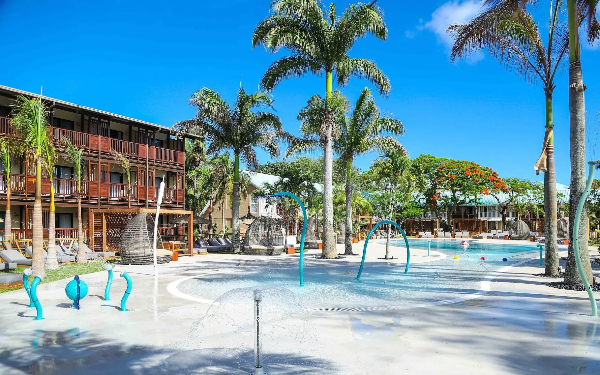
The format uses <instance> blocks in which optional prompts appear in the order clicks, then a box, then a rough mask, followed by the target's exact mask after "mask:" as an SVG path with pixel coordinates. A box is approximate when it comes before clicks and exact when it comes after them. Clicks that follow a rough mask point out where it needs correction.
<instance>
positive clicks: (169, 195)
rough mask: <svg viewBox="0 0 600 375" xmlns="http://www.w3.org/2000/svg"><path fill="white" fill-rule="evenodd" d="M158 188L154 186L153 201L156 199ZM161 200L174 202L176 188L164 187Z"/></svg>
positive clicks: (175, 200) (175, 199)
mask: <svg viewBox="0 0 600 375" xmlns="http://www.w3.org/2000/svg"><path fill="white" fill-rule="evenodd" d="M159 190H160V188H158V187H155V188H154V200H155V201H156V200H157V199H158V191H159ZM162 201H163V202H165V203H176V202H177V189H172V188H165V191H164V192H163V199H162Z"/></svg>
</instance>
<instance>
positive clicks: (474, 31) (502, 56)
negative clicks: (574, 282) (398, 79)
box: [448, 0, 569, 276]
mask: <svg viewBox="0 0 600 375" xmlns="http://www.w3.org/2000/svg"><path fill="white" fill-rule="evenodd" d="M562 4H563V0H556V1H555V2H554V3H550V20H549V27H548V38H547V44H544V42H543V40H542V37H541V35H540V30H539V28H538V25H537V24H536V22H535V21H534V19H533V16H532V15H531V14H530V13H528V12H527V10H526V9H525V8H524V7H523V8H516V9H515V8H514V6H512V5H511V4H510V2H502V1H499V2H498V3H497V4H495V5H492V6H491V7H489V8H487V9H486V10H484V11H483V12H482V13H480V14H479V15H478V16H477V17H475V18H474V19H473V20H471V21H470V22H469V23H468V24H464V25H452V26H450V28H449V29H448V30H449V32H451V33H452V34H453V36H454V38H455V42H454V46H453V47H452V54H451V59H452V61H455V60H456V59H461V58H465V57H466V56H468V55H469V54H471V53H472V52H474V51H477V50H481V49H485V50H486V51H487V52H488V53H489V54H490V55H491V56H492V57H494V58H495V59H497V60H498V61H499V62H500V63H501V64H502V65H504V66H506V68H507V69H509V70H516V71H517V72H518V73H519V74H521V75H522V76H523V77H524V78H525V79H526V80H527V81H529V82H536V81H538V80H539V81H541V82H542V85H543V89H544V94H545V99H546V121H545V135H544V144H543V148H542V156H541V157H540V159H539V160H538V162H537V163H536V165H535V169H536V174H539V172H544V195H545V197H544V198H545V199H544V211H545V217H546V220H545V221H544V222H545V233H544V235H545V237H546V275H549V276H558V242H557V240H558V230H557V221H558V218H557V196H556V194H557V193H556V172H555V164H554V132H553V128H554V123H553V122H552V117H553V116H552V115H553V113H552V95H553V92H554V88H555V87H556V85H555V77H556V73H557V71H558V69H559V67H560V66H561V65H562V62H564V61H565V60H564V59H563V58H564V57H565V56H566V53H567V50H568V37H569V35H568V29H567V25H566V24H565V23H564V22H561V21H560V20H559V16H560V11H561V7H562Z"/></svg>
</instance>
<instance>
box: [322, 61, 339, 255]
mask: <svg viewBox="0 0 600 375" xmlns="http://www.w3.org/2000/svg"><path fill="white" fill-rule="evenodd" d="M332 79H333V73H332V72H327V81H326V82H327V91H326V93H327V94H326V103H327V100H329V98H330V96H331V92H332V91H333V90H332V85H333V83H332V82H333V81H332ZM333 116H334V114H333V112H332V111H330V110H328V109H327V104H326V108H325V114H324V115H323V124H322V125H321V138H322V139H323V138H324V139H323V140H324V142H323V143H324V146H323V176H324V181H323V182H324V186H323V258H326V259H332V258H337V248H336V241H335V231H334V229H333V139H332V138H333V137H332V136H333V126H334V118H333Z"/></svg>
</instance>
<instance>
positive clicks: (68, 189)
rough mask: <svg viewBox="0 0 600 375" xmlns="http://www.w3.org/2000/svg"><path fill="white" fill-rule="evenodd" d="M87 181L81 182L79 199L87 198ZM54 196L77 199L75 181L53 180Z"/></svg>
mask: <svg viewBox="0 0 600 375" xmlns="http://www.w3.org/2000/svg"><path fill="white" fill-rule="evenodd" d="M88 186H89V181H87V180H82V181H81V197H82V198H84V197H87V196H88ZM54 196H55V197H56V198H67V197H74V198H76V197H77V180H73V179H68V178H55V179H54Z"/></svg>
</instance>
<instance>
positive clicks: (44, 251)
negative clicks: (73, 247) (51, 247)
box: [25, 246, 48, 259]
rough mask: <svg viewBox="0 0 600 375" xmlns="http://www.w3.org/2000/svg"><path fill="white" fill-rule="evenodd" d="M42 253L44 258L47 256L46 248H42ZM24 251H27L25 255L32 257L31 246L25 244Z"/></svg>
mask: <svg viewBox="0 0 600 375" xmlns="http://www.w3.org/2000/svg"><path fill="white" fill-rule="evenodd" d="M42 251H43V253H44V259H46V258H48V253H47V252H46V250H42ZM25 253H27V255H29V256H30V257H31V258H33V248H32V247H31V246H27V247H26V248H25Z"/></svg>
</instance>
